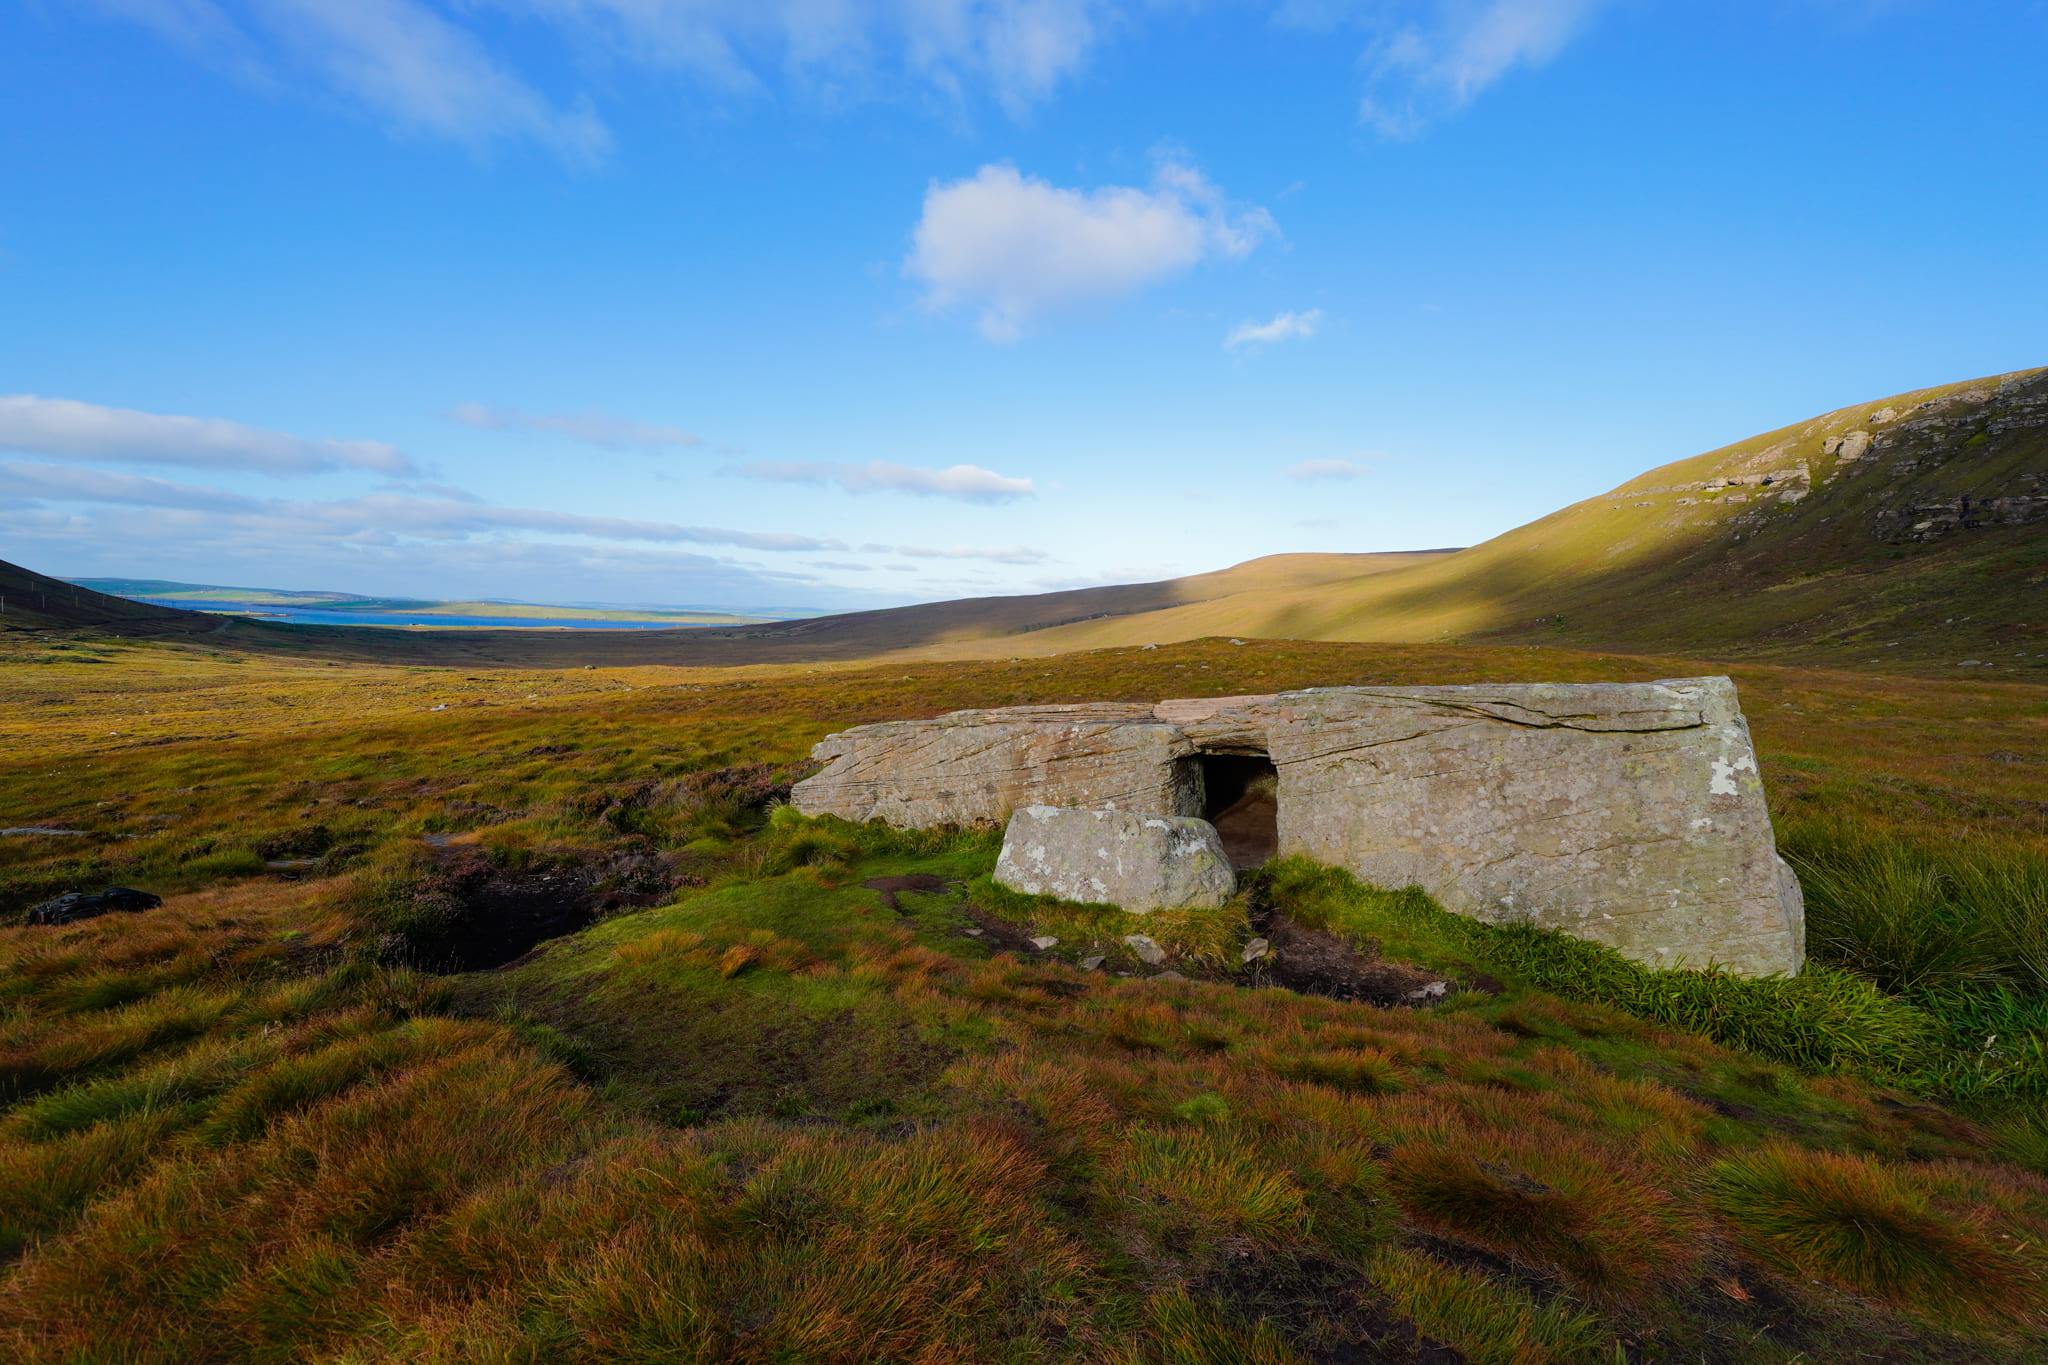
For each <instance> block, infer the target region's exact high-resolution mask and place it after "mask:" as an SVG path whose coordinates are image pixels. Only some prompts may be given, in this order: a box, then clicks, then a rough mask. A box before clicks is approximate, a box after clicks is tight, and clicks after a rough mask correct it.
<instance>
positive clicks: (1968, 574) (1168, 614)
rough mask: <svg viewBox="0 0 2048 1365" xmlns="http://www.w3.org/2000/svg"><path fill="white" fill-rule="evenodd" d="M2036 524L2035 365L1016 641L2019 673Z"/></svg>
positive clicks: (2039, 536)
mask: <svg viewBox="0 0 2048 1365" xmlns="http://www.w3.org/2000/svg"><path fill="white" fill-rule="evenodd" d="M2044 530H2048V370H2027V371H2021V372H2018V373H2014V374H2008V375H1999V376H1994V377H1992V378H1989V379H1979V380H1970V381H1966V382H1963V383H1957V384H1947V385H1943V386H1940V387H1938V388H1932V389H1920V390H1915V391H1913V392H1911V393H1903V394H1897V395H1894V396H1892V397H1890V398H1885V399H1879V400H1877V401H1875V402H1870V403H1858V404H1856V405H1854V406H1852V407H1847V408H1841V409H1838V410H1836V411H1834V412H1830V413H1826V414H1823V415H1822V416H1819V417H1815V418H1813V419H1811V420H1809V421H1806V422H1800V423H1796V424H1794V425H1792V426H1788V427H1783V428H1780V429H1779V430H1777V431H1772V432H1767V433H1765V434H1763V435H1761V436H1754V437H1751V438H1750V439H1748V440H1746V441H1741V442H1738V443H1737V444H1735V445H1731V446H1726V447H1723V448H1722V449H1720V450H1716V451H1711V452H1709V453H1707V454H1705V455H1698V456H1694V457H1693V458H1691V459H1688V460H1681V461H1679V462H1677V463H1675V464H1670V465H1665V466H1663V467H1662V468H1659V469H1654V470H1651V471H1650V472H1649V473H1647V474H1644V475H1642V476H1640V477H1639V478H1636V479H1632V480H1630V481H1629V482H1628V483H1626V484H1623V485H1622V486H1621V487H1620V488H1617V489H1615V490H1614V491H1613V492H1611V493H1607V494H1604V495H1602V496H1601V497H1597V498H1591V499H1588V500H1587V501H1585V502H1581V503H1576V504H1574V505H1572V506H1570V507H1566V508H1564V509H1562V510H1561V511H1557V512H1553V513H1551V514H1550V515H1549V516H1547V517H1544V518H1542V519H1541V520H1538V521H1534V522H1531V523H1529V524H1528V525H1526V526H1522V527H1518V528H1517V529H1515V530H1513V531H1510V532H1508V533H1506V534H1505V535H1502V536H1498V537H1496V538H1494V539H1493V540H1490V541H1487V542H1486V543H1485V544H1483V545H1476V546H1473V547H1472V548H1471V549H1469V550H1463V551H1460V552H1459V553H1457V554H1454V555H1446V556H1441V557H1438V558H1435V559H1432V560H1430V561H1429V562H1426V563H1418V564H1415V565H1413V566H1411V567H1407V568H1403V569H1400V570H1397V571H1394V572H1391V573H1380V574H1375V575H1372V576H1371V577H1361V578H1358V579H1355V580H1349V581H1341V580H1340V581H1328V582H1324V583H1322V584H1320V585H1318V586H1316V587H1315V588H1314V589H1313V590H1312V591H1301V590H1295V589H1290V588H1286V587H1279V588H1264V587H1261V588H1253V589H1249V590H1246V591H1242V592H1237V593H1233V594H1230V595H1228V596H1221V597H1213V598H1211V599H1210V600H1208V601H1205V602H1202V603H1199V604H1195V605H1190V606H1185V607H1179V608H1175V609H1172V610H1167V611H1159V612H1155V613H1152V614H1150V615H1147V616H1143V617H1136V618H1131V619H1128V620H1121V621H1103V622H1098V623H1088V624H1083V625H1078V626H1073V627H1068V628H1063V629H1060V630H1052V631H1047V632H1045V633H1044V634H1043V635H1042V636H1040V637H1038V638H1035V639H1033V640H1031V641H1030V642H1029V646H1028V647H1029V649H1030V650H1031V651H1033V652H1037V651H1047V652H1053V651H1065V650H1070V649H1085V648H1097V647H1101V646H1105V645H1123V644H1139V643H1155V642H1164V641H1168V640H1178V639H1191V638H1196V637H1200V636H1204V635H1242V636H1285V637H1291V638H1300V639H1316V640H1408V641H1414V640H1428V639H1438V638H1443V637H1446V636H1452V637H1460V638H1465V637H1471V638H1486V639H1496V640H1542V641H1546V642H1551V643H1557V644H1569V645H1579V646H1597V647H1602V648H1610V649H1615V648H1620V649H1643V650H1659V651H1671V652H1684V653H1691V654H1695V655H1698V654H1709V655H1776V656H1786V657H1808V658H1827V659H1833V660H1840V661H1852V660H1853V661H1857V662H1862V661H1867V660H1870V659H1880V660H1883V661H1885V662H1888V663H1892V662H1901V663H1903V662H1911V663H1916V664H1944V665H1946V664H1961V663H1963V662H1965V661H1967V660H1975V661H1977V663H1978V664H1980V665H1996V666H1999V667H2011V666H2014V665H2018V664H2021V663H2022V662H2023V660H2022V658H2021V656H2022V655H2024V656H2025V658H2024V662H2025V663H2026V664H2028V665H2032V664H2034V662H2035V659H2036V656H2037V655H2039V654H2042V653H2048V605H2044V603H2043V601H2042V584H2043V582H2044V581H2048V536H2044V534H2043V533H2044ZM1894 641H1896V642H1897V643H1896V644H1894V643H1892V642H1894ZM2041 663H2042V665H2043V666H2044V667H2048V660H2042V661H2041Z"/></svg>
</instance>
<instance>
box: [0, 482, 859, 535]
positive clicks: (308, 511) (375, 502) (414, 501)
mask: <svg viewBox="0 0 2048 1365" xmlns="http://www.w3.org/2000/svg"><path fill="white" fill-rule="evenodd" d="M47 503H85V504H106V505H115V506H127V507H147V508H154V509H158V510H159V511H160V512H165V513H171V512H184V513H203V514H206V515H207V516H208V517H210V518H212V520H211V521H210V522H209V523H207V527H208V529H207V530H206V532H205V533H206V534H227V533H231V532H247V533H259V534H263V535H268V536H271V537H274V538H277V539H279V540H280V541H285V540H291V539H308V538H311V539H336V538H339V539H347V540H356V539H361V540H369V541H382V542H393V541H395V540H396V539H398V538H399V537H409V538H412V539H417V540H429V541H462V540H470V539H475V538H478V537H488V536H491V535H495V534H499V533H504V532H519V531H527V532H540V533H542V534H547V535H563V536H581V537H585V538H588V539H593V540H607V541H628V542H630V541H640V542H646V543H650V544H674V543H678V542H682V543H690V544H698V545H730V546H733V547H735V548H738V549H745V550H765V551H775V552H787V551H808V552H810V553H814V554H815V553H818V552H820V551H826V552H832V551H840V552H843V551H844V550H845V549H846V548H847V547H846V544H845V542H843V541H839V540H829V539H819V538H817V537H815V536H802V535H793V534H789V533H786V532H780V531H733V530H727V529H726V528H724V527H718V526H681V525H677V524H676V523H674V522H666V521H636V520H632V519H629V518H625V517H600V516H588V515H585V514H582V513H577V512H555V511H548V510H544V509H540V508H523V507H494V506H491V505H489V504H487V503H482V502H477V501H474V500H463V499H456V498H445V497H424V498H423V497H417V496H413V495H410V494H405V493H371V494H368V495H366V496H363V497H357V498H338V499H334V500H331V501H293V500H287V499H277V498H255V497H249V496H247V495H246V494H241V493H230V492H226V491H223V490H221V489H214V488H195V487H191V486H189V485H185V484H177V483H171V482H169V481H168V480H164V479H155V478H147V477H144V476H141V475H135V474H116V473H109V472H107V471H105V470H99V469H71V468H66V467H64V466H61V465H46V464H0V504H5V505H11V506H16V507H23V506H26V507H39V506H42V505H44V504H47ZM193 529H194V526H193V524H190V523H180V522H175V521H174V522H167V523H166V524H164V525H163V526H161V527H160V528H159V529H158V531H157V532H156V534H155V535H154V536H153V537H152V540H153V541H158V542H161V541H163V540H166V539H169V538H172V537H174V536H176V535H179V534H186V533H190V532H191V531H192V530H193Z"/></svg>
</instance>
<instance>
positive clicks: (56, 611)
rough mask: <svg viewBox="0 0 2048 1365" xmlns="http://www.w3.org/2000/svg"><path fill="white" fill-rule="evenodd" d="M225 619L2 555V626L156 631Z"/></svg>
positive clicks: (206, 626) (208, 625)
mask: <svg viewBox="0 0 2048 1365" xmlns="http://www.w3.org/2000/svg"><path fill="white" fill-rule="evenodd" d="M219 624H220V622H219V621H217V620H213V619H210V618H208V617H204V616H200V615H198V614H197V613H196V612H189V611H179V610H177V609H175V608H172V607H153V606H150V605H149V604H147V603H145V602H130V601H129V600H128V599H127V598H125V597H110V596H108V595H107V594H106V593H103V592H95V591H93V590H92V589H91V588H87V587H81V586H80V585H78V584H76V583H69V582H66V581H65V580H63V579H61V578H52V577H50V576H49V575H48V574H40V573H37V572H35V571H34V570H33V569H24V568H22V567H21V566H20V565H18V564H9V563H7V562H6V561H5V560H0V630H52V629H54V630H71V629H76V628H79V627H97V628H106V629H109V630H110V631H111V632H112V633H114V634H122V635H155V634H160V633H170V634H178V633H182V632H197V631H202V630H212V629H214V628H216V627H217V626H218V625H219Z"/></svg>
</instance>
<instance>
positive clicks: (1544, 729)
mask: <svg viewBox="0 0 2048 1365" xmlns="http://www.w3.org/2000/svg"><path fill="white" fill-rule="evenodd" d="M812 752H813V754H814V755H815V756H816V757H818V758H820V759H823V760H826V767H825V769H824V771H822V772H820V773H819V774H818V775H817V776H816V777H813V778H811V779H809V780H808V781H806V782H802V783H799V784H798V785H797V787H796V792H795V796H794V800H795V801H796V804H797V807H798V809H800V810H803V811H805V812H806V813H810V814H816V813H821V812H831V813H833V814H836V815H843V816H845V817H847V818H848V819H853V820H867V819H874V818H881V819H885V820H888V821H890V822H891V823H894V824H897V825H904V826H915V827H922V826H928V825H934V824H943V823H948V822H951V823H961V824H966V823H973V822H980V821H1007V820H1008V819H1009V818H1010V816H1011V814H1012V812H1014V811H1017V810H1020V809H1022V808H1023V807H1025V806H1031V805H1045V806H1059V807H1078V808H1093V809H1103V810H1108V809H1114V810H1118V811H1124V812H1136V813H1139V814H1151V815H1160V816H1182V815H1186V816H1194V815H1204V814H1208V813H1210V812H1209V809H1208V804H1207V802H1208V796H1209V795H1210V794H1212V793H1209V792H1208V789H1207V787H1205V778H1204V767H1205V765H1213V764H1217V763H1224V762H1235V763H1238V764H1240V765H1241V764H1243V763H1245V762H1247V761H1252V760H1256V759H1257V757H1258V756H1261V755H1264V756H1266V757H1267V758H1270V760H1271V762H1272V764H1273V765H1274V772H1275V774H1276V776H1277V782H1276V786H1277V792H1278V795H1277V815H1276V816H1275V817H1274V819H1275V825H1276V828H1275V829H1274V830H1273V835H1274V837H1275V839H1276V842H1277V846H1278V848H1279V850H1280V851H1281V852H1282V853H1302V854H1306V855H1308V856H1310V857H1313V858H1315V859H1317V860H1318V861H1321V862H1326V863H1331V864H1335V865H1337V866H1341V867H1344V868H1347V869H1349V870H1350V871H1351V872H1352V873H1353V874H1355V875H1356V876H1358V877H1359V878H1360V879H1361V880H1363V881H1367V882H1370V883H1373V884H1376V885H1380V886H1388V887H1399V886H1410V885H1413V886H1420V887H1422V888H1423V889H1424V890H1426V891H1428V892H1429V893H1430V894H1431V895H1433V896H1435V897H1436V898H1437V899H1438V900H1439V901H1441V902H1442V903H1443V904H1444V905H1446V906H1447V907H1449V908H1450V909H1452V910H1456V911H1458V912H1459V913H1461V914H1467V915H1472V916H1474V917H1476V918H1479V919H1483V920H1487V921H1489V922H1493V923H1504V922H1527V923H1532V924H1538V925H1543V926H1547V927H1551V928H1557V929H1563V930H1566V931H1567V932H1570V933H1573V934H1577V935H1579V936H1581V937H1584V938H1589V939H1593V940H1595V941H1597V942H1600V943H1605V944H1608V945H1610V946H1612V947H1614V948H1616V949H1618V950H1619V951H1621V952H1622V953H1624V954H1626V955H1627V956H1629V957H1632V958H1635V959H1637V960H1638V961H1641V962H1645V963H1649V964H1652V965H1657V966H1671V965H1676V964H1680V963H1683V964H1686V965H1690V966H1694V967H1704V966H1706V965H1707V964H1708V963H1709V962H1714V963H1719V964H1721V965H1722V966H1725V967H1727V968H1729V969H1730V970H1733V971H1736V972H1740V973H1744V974H1764V973H1769V972H1791V971H1796V970H1798V968H1799V965H1800V963H1801V962H1802V960H1803V958H1804V955H1805V939H1806V931H1805V918H1804V910H1803V906H1802V904H1801V900H1800V894H1799V883H1798V881H1797V879H1796V878H1794V877H1793V876H1792V874H1791V871H1790V869H1789V868H1787V867H1786V866H1785V864H1784V863H1783V862H1782V861H1781V860H1780V859H1779V858H1778V856H1777V849H1776V844H1775V841H1774V840H1773V838H1772V833H1771V824H1770V816H1769V812H1768V811H1767V809H1766V807H1765V804H1764V796H1763V788H1762V784H1761V782H1760V780H1759V776H1758V773H1757V764H1756V755H1755V752H1754V750H1753V749H1752V747H1751V745H1750V740H1749V730H1748V726H1747V725H1746V724H1745V723H1744V721H1743V718H1742V711H1741V708H1740V707H1739V705H1738V704H1737V701H1736V695H1735V687H1734V684H1732V683H1731V682H1729V681H1728V679H1726V678H1687V679H1676V680H1667V681H1663V682H1653V683H1596V684H1503V685H1493V686H1467V687H1378V688H1373V687H1337V688H1317V689H1312V690H1308V691H1302V692H1285V693H1280V694H1277V695H1274V696H1260V697H1223V698H1209V699H1203V700H1187V701H1166V702H1161V703H1159V704H1158V705H1157V706H1151V707H1147V706H1135V705H1123V704H1100V705H1092V706H1057V707H1012V708H1008V709H1003V710H991V711H963V712H958V713H955V714H953V715H950V716H941V717H939V718H937V719H935V720H928V721H902V722H895V723H891V724H887V725H868V726H862V727H860V728H858V729H854V730H848V731H846V732H845V733H843V734H839V735H834V736H831V737H830V738H828V739H827V740H825V741H824V742H823V743H821V744H820V745H819V746H818V747H817V748H816V749H814V750H813V751H812ZM1218 818H1229V817H1228V816H1227V815H1219V816H1218Z"/></svg>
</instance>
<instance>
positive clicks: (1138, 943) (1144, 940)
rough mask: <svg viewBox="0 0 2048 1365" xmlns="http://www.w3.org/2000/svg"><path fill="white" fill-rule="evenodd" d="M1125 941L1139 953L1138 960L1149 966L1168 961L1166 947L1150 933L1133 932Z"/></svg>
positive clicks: (1133, 950) (1132, 949)
mask: <svg viewBox="0 0 2048 1365" xmlns="http://www.w3.org/2000/svg"><path fill="white" fill-rule="evenodd" d="M1124 942H1125V944H1127V945H1128V946H1129V947H1130V950H1131V951H1132V952H1134V953H1136V954H1137V955H1138V961H1140V962H1142V963H1144V964H1145V965H1146V966H1148V967H1157V966H1158V965H1159V964H1160V963H1162V962H1164V961H1166V949H1164V948H1162V947H1160V946H1159V945H1158V944H1157V943H1154V942H1153V941H1152V936H1151V935H1150V934H1132V935H1130V936H1129V937H1128V938H1126V939H1125V940H1124Z"/></svg>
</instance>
